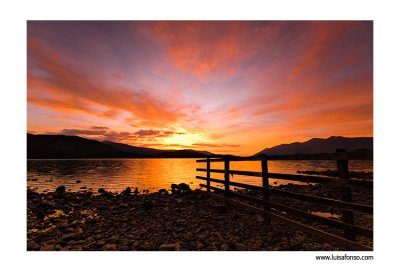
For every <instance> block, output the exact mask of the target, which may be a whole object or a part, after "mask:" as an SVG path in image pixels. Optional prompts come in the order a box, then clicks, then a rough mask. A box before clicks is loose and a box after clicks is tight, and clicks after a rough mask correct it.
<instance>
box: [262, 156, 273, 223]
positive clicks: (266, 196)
mask: <svg viewBox="0 0 400 272" xmlns="http://www.w3.org/2000/svg"><path fill="white" fill-rule="evenodd" d="M261 171H262V187H263V200H264V201H269V179H268V161H267V156H266V155H262V156H261ZM264 211H265V212H270V211H271V208H270V206H269V204H268V203H265V202H264ZM264 220H265V223H266V224H267V225H269V224H270V223H271V218H270V217H269V215H265V216H264Z"/></svg>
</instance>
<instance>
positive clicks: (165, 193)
mask: <svg viewBox="0 0 400 272" xmlns="http://www.w3.org/2000/svg"><path fill="white" fill-rule="evenodd" d="M158 194H160V195H168V191H167V190H165V189H160V190H158Z"/></svg>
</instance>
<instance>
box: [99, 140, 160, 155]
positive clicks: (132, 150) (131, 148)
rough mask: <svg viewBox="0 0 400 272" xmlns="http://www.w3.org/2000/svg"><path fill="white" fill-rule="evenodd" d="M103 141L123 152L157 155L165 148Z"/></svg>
mask: <svg viewBox="0 0 400 272" xmlns="http://www.w3.org/2000/svg"><path fill="white" fill-rule="evenodd" d="M102 143H104V144H107V145H109V146H112V147H114V148H115V149H117V150H119V151H122V152H127V153H130V154H139V155H145V156H153V155H157V154H160V153H161V152H162V151H163V150H159V149H155V148H148V147H137V146H131V145H127V144H121V143H114V142H111V141H104V142H102Z"/></svg>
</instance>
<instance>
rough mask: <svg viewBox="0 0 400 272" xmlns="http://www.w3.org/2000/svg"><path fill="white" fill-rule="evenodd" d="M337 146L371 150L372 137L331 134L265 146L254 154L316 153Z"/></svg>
mask: <svg viewBox="0 0 400 272" xmlns="http://www.w3.org/2000/svg"><path fill="white" fill-rule="evenodd" d="M337 148H344V149H346V150H347V151H361V150H369V151H372V150H373V138H372V137H356V138H346V137H341V136H331V137H329V138H327V139H322V138H312V139H310V140H308V141H306V142H303V143H299V142H295V143H291V144H281V145H277V146H274V147H270V148H266V149H264V150H262V151H260V152H258V153H256V154H255V155H261V154H267V155H271V156H272V155H293V154H317V153H334V152H336V149H337Z"/></svg>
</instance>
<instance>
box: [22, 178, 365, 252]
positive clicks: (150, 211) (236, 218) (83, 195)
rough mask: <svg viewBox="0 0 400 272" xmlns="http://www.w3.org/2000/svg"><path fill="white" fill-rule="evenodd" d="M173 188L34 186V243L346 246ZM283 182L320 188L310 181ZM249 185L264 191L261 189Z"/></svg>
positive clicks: (37, 246)
mask: <svg viewBox="0 0 400 272" xmlns="http://www.w3.org/2000/svg"><path fill="white" fill-rule="evenodd" d="M174 189H175V191H174V193H172V194H169V193H168V192H166V191H162V192H156V193H150V194H138V193H137V192H136V193H135V192H132V191H131V189H130V188H129V189H128V188H127V189H126V190H124V191H123V192H122V193H120V194H114V193H111V192H107V191H105V190H104V189H100V190H99V191H98V192H99V194H93V193H90V192H74V193H71V192H65V187H64V188H57V190H56V192H50V193H47V194H44V193H37V192H34V191H32V190H28V192H27V195H28V206H27V209H28V210H27V214H28V220H27V224H28V240H27V249H28V250H56V251H58V250H79V251H81V250H110V251H118V250H120V251H126V250H142V251H149V250H150V251H152V250H167V251H169V250H173V251H178V250H224V251H225V250H238V251H243V250H251V251H255V250H274V251H277V250H284V251H289V250H296V251H297V250H313V251H314V250H317V251H318V250H329V251H332V250H346V248H342V247H338V246H336V245H334V244H332V243H329V242H328V241H326V240H323V239H320V238H317V237H313V236H311V235H308V234H305V233H303V232H301V231H298V230H295V229H293V228H290V227H288V226H286V225H284V224H281V223H278V222H274V221H273V222H272V224H271V225H269V226H267V225H266V224H265V222H264V218H263V217H262V216H259V215H254V214H251V213H248V212H246V211H243V210H237V209H235V208H233V207H226V206H224V203H222V202H218V201H216V200H213V199H212V198H209V197H208V195H207V194H206V193H205V192H203V191H200V190H194V191H192V190H191V189H190V187H189V186H187V187H186V186H182V185H180V186H179V185H177V187H175V188H174ZM281 189H285V190H290V191H303V192H308V193H313V192H314V191H315V192H314V193H318V192H320V191H321V190H319V189H318V188H316V187H307V186H300V187H299V186H298V187H296V186H286V187H284V188H283V187H281ZM135 191H137V190H135ZM242 193H244V194H248V195H252V196H256V197H257V192H253V191H248V190H245V191H242ZM363 197H364V200H365V201H367V202H368V201H369V200H368V199H365V196H363ZM356 198H357V196H356ZM282 201H283V203H285V202H284V201H285V200H283V199H282ZM285 204H287V205H294V206H296V207H297V208H301V209H305V210H308V211H312V210H313V209H314V208H315V209H316V208H317V207H313V206H301V205H305V204H299V203H296V202H293V203H291V202H287V203H285ZM328 211H330V212H335V211H334V210H328ZM358 219H359V218H358ZM360 220H361V219H360ZM362 220H364V221H362V222H364V224H363V225H364V226H368V224H370V225H371V226H372V219H371V218H369V219H368V218H367V219H365V218H362ZM368 220H369V221H368ZM338 233H339V235H341V233H340V232H338ZM363 242H364V243H366V244H371V243H372V241H363Z"/></svg>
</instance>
